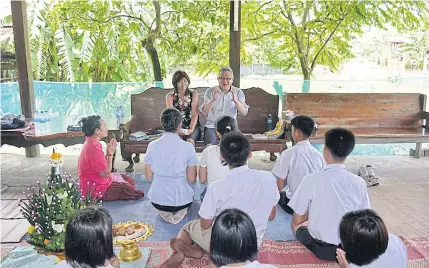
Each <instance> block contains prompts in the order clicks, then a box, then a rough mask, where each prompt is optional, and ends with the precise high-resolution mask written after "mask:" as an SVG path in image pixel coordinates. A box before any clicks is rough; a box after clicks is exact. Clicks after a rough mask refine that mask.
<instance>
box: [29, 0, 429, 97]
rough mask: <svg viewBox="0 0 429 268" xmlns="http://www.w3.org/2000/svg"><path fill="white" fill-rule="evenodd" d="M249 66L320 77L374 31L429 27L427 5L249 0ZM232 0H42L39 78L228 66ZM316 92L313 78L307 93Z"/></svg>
mask: <svg viewBox="0 0 429 268" xmlns="http://www.w3.org/2000/svg"><path fill="white" fill-rule="evenodd" d="M241 3H242V4H241V5H242V9H241V18H242V25H241V30H242V32H241V40H242V43H241V61H242V64H247V63H249V62H251V60H252V58H255V57H257V58H259V59H261V60H262V61H264V62H268V63H269V64H271V65H272V66H275V67H282V69H283V70H285V71H286V72H288V71H291V70H300V71H301V73H302V74H303V77H304V79H305V80H310V79H311V77H312V74H313V72H314V69H315V68H316V66H323V67H325V68H329V69H330V70H331V71H333V72H335V71H337V70H338V68H339V67H340V66H341V64H342V63H343V62H344V61H345V60H347V59H350V58H353V57H354V55H353V52H352V49H351V43H352V42H351V41H352V40H354V39H355V38H356V37H357V36H359V35H361V34H362V32H363V31H364V30H365V29H367V28H368V27H378V28H383V27H386V26H387V25H390V26H393V27H395V28H396V29H398V30H399V31H410V30H415V29H424V28H426V29H427V28H428V18H429V8H428V4H427V3H426V2H425V1H393V0H392V1H310V0H306V1H286V0H272V1H242V2H241ZM229 5H230V3H229V1H199V0H190V1H175V0H164V1H155V0H153V1H143V0H137V1H116V0H93V1H71V0H60V1H54V0H39V1H36V3H35V5H34V6H32V7H31V8H30V16H29V18H30V22H31V29H30V33H31V36H30V41H31V52H32V60H33V66H34V68H33V69H34V72H35V75H34V77H35V78H36V79H38V80H51V81H89V80H91V81H94V82H95V81H142V80H145V81H148V80H158V81H159V80H162V79H163V78H164V77H165V74H166V72H167V70H168V69H169V68H170V67H174V66H183V65H186V66H192V68H193V69H194V70H195V71H196V72H197V73H199V74H201V75H207V74H209V73H211V72H213V71H215V70H216V69H218V68H219V67H220V66H221V65H226V64H228V53H229ZM308 89H309V82H306V84H304V90H308Z"/></svg>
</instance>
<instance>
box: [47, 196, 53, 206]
mask: <svg viewBox="0 0 429 268" xmlns="http://www.w3.org/2000/svg"><path fill="white" fill-rule="evenodd" d="M46 201H47V202H48V205H51V204H52V195H46Z"/></svg>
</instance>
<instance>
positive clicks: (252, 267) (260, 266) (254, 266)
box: [220, 261, 276, 268]
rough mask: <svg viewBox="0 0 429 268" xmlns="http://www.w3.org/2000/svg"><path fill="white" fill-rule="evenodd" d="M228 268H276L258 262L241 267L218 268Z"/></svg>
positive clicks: (226, 267) (224, 267)
mask: <svg viewBox="0 0 429 268" xmlns="http://www.w3.org/2000/svg"><path fill="white" fill-rule="evenodd" d="M228 267H240V268H276V267H275V266H274V265H271V264H263V263H260V262H258V261H252V262H250V263H248V264H245V265H243V266H226V265H224V266H221V267H220V268H228Z"/></svg>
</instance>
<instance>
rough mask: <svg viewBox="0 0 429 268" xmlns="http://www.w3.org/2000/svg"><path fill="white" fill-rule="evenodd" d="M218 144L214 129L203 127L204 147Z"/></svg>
mask: <svg viewBox="0 0 429 268" xmlns="http://www.w3.org/2000/svg"><path fill="white" fill-rule="evenodd" d="M217 143H218V138H217V136H216V130H215V129H214V128H207V127H204V146H207V144H212V145H216V144H217Z"/></svg>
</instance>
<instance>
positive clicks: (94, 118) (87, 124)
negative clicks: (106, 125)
mask: <svg viewBox="0 0 429 268" xmlns="http://www.w3.org/2000/svg"><path fill="white" fill-rule="evenodd" d="M100 120H101V116H99V115H91V116H88V117H84V118H82V119H81V120H80V121H79V125H80V126H81V127H82V132H83V133H84V134H85V136H87V137H91V136H92V135H94V132H95V130H96V129H97V128H98V129H99V128H100Z"/></svg>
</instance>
